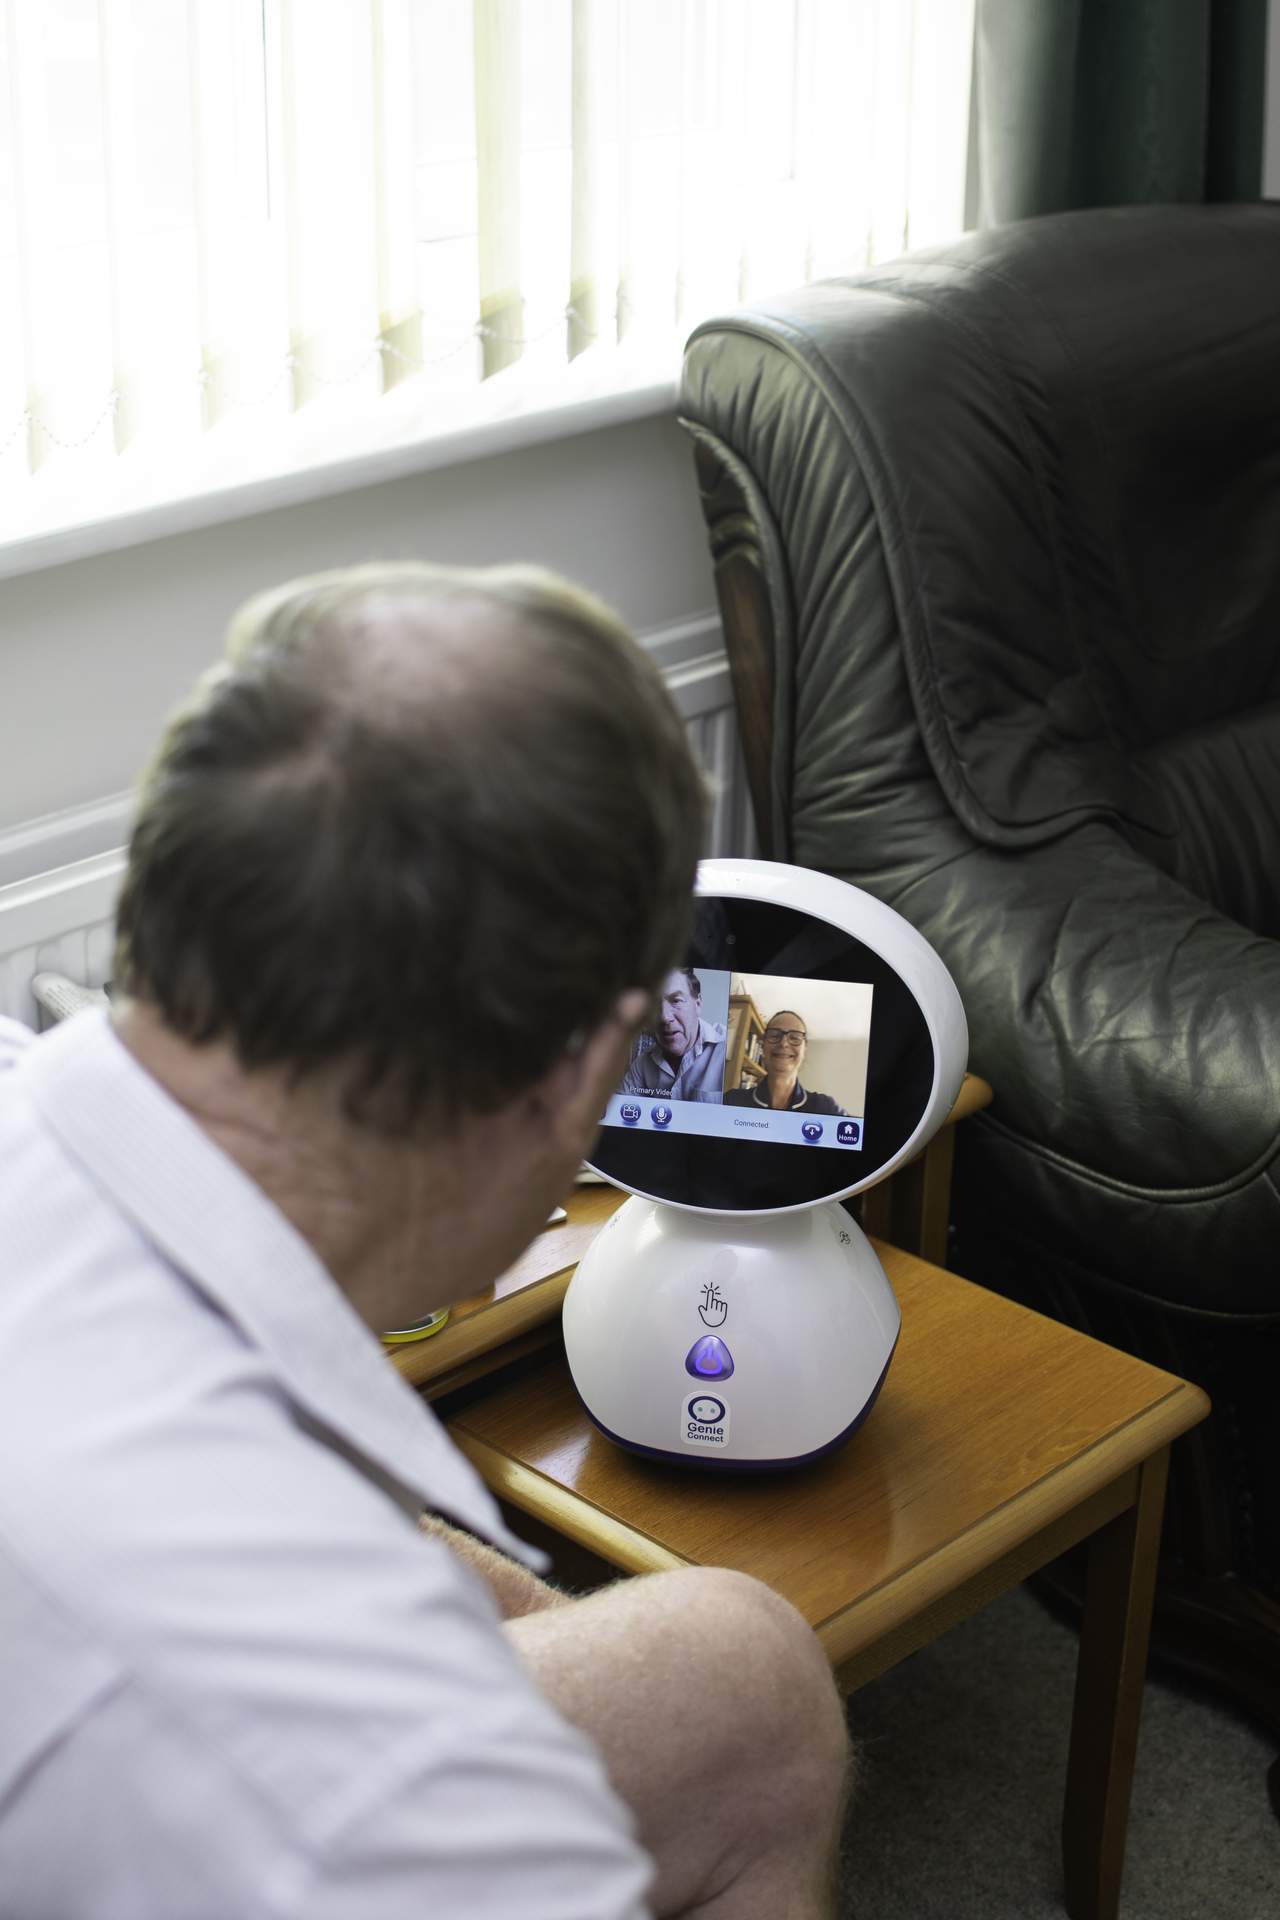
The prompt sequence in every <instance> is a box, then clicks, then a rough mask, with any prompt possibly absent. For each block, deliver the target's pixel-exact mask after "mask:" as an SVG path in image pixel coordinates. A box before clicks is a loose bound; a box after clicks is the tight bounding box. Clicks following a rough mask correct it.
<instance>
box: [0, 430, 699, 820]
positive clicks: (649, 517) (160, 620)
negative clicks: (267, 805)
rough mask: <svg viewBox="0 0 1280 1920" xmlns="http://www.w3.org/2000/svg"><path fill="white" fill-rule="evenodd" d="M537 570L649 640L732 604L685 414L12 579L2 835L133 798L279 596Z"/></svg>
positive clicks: (2, 619) (6, 626) (0, 591)
mask: <svg viewBox="0 0 1280 1920" xmlns="http://www.w3.org/2000/svg"><path fill="white" fill-rule="evenodd" d="M407 558H419V559H429V560H443V561H455V562H459V563H465V564H483V563H487V562H495V561H504V560H533V561H538V562H541V563H542V564H544V565H547V566H551V567H555V568H558V569H559V570H560V571H561V572H563V573H566V574H568V575H570V576H571V577H572V578H574V579H577V580H580V581H582V582H583V583H584V584H585V585H587V586H589V587H592V588H594V589H595V591H596V592H598V593H600V594H602V595H603V596H604V597H605V598H606V599H607V600H609V601H610V602H611V603H612V604H613V605H614V606H616V607H617V608H618V610H619V611H620V612H621V613H622V615H623V617H624V618H625V619H627V620H628V621H629V622H630V624H631V625H632V627H633V628H634V629H635V630H636V631H637V632H639V633H641V634H647V633H650V632H652V631H653V630H654V629H655V628H660V627H663V626H665V625H667V624H669V623H671V622H678V621H681V620H684V619H695V618H697V617H698V616H699V615H705V614H706V613H708V612H710V611H711V610H713V609H714V606H715V587H714V583H713V579H712V574H711V564H710V560H709V557H708V553H707V545H706V536H705V532H704V529H703V521H702V513H701V509H700V507H699V504H698V498H697V491H696V488H695V485H694V480H693V462H692V457H691V454H690V451H689V447H688V443H687V442H686V440H685V438H684V436H683V434H682V433H681V431H680V429H679V427H678V426H677V424H676V422H675V420H674V418H673V417H663V418H652V419H644V420H639V421H635V422H632V423H630V424H628V425H625V426H615V427H608V428H602V429H599V430H597V431H595V432H593V433H586V434H580V435H578V436H576V437H575V438H572V439H567V440H560V441H554V442H550V443H545V444H543V445H541V446H534V447H529V448H526V449H524V450H522V451H520V452H515V453H508V454H504V455H500V456H495V457H492V458H490V459H486V460H475V461H472V462H470V463H468V464H466V465H461V466H456V467H451V468H447V469H443V470H438V471H436V472H432V473H426V474H421V475H417V476H413V477H411V478H407V479H401V480H396V481H392V482H387V483H385V484H383V485H379V486H375V487H366V488H363V489H360V490H359V491H354V492H350V493H345V494H336V495H332V496H330V497H329V498H327V499H323V500H318V501H313V502H310V503H309V504H307V505H305V506H299V507H290V508H284V509H280V510H277V511H275V512H271V513H265V514H260V515H258V516H257V517H255V518H251V519H247V520H240V521H231V522H227V523H225V524H223V525H221V526H214V527H209V528H206V529H204V530H202V531H200V532H198V533H186V534H179V535H175V536H173V537H171V538H168V539H164V540H157V541H153V542H151V543H150V544H148V545H144V546H139V547H133V548H129V549H126V550H125V551H122V552H119V553H112V554H105V555H102V556H99V557H95V558H92V559H85V560H79V561H74V562H70V563H68V564H64V565H61V566H57V567H52V568H49V569H47V570H45V571H43V572H40V573H32V574H26V575H22V576H19V577H17V578H14V579H9V580H5V581H2V582H0V688H2V689H3V697H2V698H0V835H3V834H4V833H5V832H6V830H8V829H12V828H13V827H15V826H17V825H18V824H20V823H21V822H23V821H26V820H29V819H31V818H32V817H33V816H36V815H43V814H47V813H52V812H55V811H58V810H61V809H64V808H73V807H80V806H83V805H86V804H88V803H92V802H94V801H97V800H99V799H101V798H102V797H103V796H105V795H109V794H114V793H118V792H120V791H122V790H123V789H125V788H127V787H129V786H130V785H131V784H132V782H133V780H134V778H135V775H136V774H137V772H138V769H139V767H140V765H141V763H142V762H143V760H144V759H145V757H146V756H147V754H148V752H149V751H150V748H151V746H152V744H153V743H154V741H155V738H156V734H157V731H158V729H159V727H160V724H161V722H162V720H163V718H164V716H165V714H166V713H167V711H168V710H169V708H170V707H171V706H172V704H173V703H174V701H175V700H177V699H178V698H179V696H180V695H182V694H183V693H184V692H185V691H186V690H187V688H188V687H189V686H190V685H191V683H192V681H193V680H194V679H195V677H196V675H197V674H198V673H199V672H200V670H201V669H202V668H203V667H204V666H205V665H207V664H208V662H209V661H211V660H212V659H214V658H216V656H217V654H218V652H219V650H220V645H221V636H222V632H223V629H224V628H225V625H226V622H227V618H228V616H229V614H230V613H231V612H232V610H233V609H234V608H235V607H236V606H237V605H238V604H239V602H240V601H241V600H243V599H244V598H245V597H246V595H248V594H250V593H252V592H254V591H256V590H257V589H258V588H259V587H263V586H268V585H271V584H273V583H274V582H277V581H281V580H286V579H289V578H291V577H293V576H294V575H296V574H300V573H307V572H311V571H314V570H316V569H318V568H321V567H328V566H337V565H341V564H343V563H345V562H349V561H355V560H366V559H407Z"/></svg>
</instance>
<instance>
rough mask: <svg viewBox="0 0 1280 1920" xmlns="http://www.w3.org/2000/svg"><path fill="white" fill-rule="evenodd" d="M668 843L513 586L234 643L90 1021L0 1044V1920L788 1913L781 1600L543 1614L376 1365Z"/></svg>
mask: <svg viewBox="0 0 1280 1920" xmlns="http://www.w3.org/2000/svg"><path fill="white" fill-rule="evenodd" d="M701 830H702V795H701V790H700V786H699V782H698V779H697V775H696V773H695V770H694V768H693V766H692V764H691V763H690V760H689V756H688V753H687V750H686V747H685V743H684V739H683V733H682V728H681V726H680V723H679V721H678V719H677V717H676V715H675V713H674V711H673V709H672V708H671V706H670V704H669V702H668V701H667V699H666V696H665V693H664V691H663V688H662V685H661V682H660V680H659V678H658V676H657V675H656V673H655V672H654V670H653V669H652V667H651V665H650V664H649V662H648V661H647V660H646V659H645V657H644V656H643V655H642V653H641V652H640V651H639V649H637V648H636V647H635V645H634V644H633V643H632V642H631V641H630V640H629V638H628V636H627V635H626V634H625V632H623V631H622V629H621V628H620V627H619V625H618V623H617V622H616V620H615V619H614V618H613V617H612V616H611V615H610V614H608V613H607V612H606V611H605V610H604V609H603V608H602V607H600V606H599V605H598V604H596V603H595V602H594V601H591V600H590V599H588V598H586V597H585V596H583V595H581V594H579V593H576V592H574V591H573V590H571V589H568V588H566V587H565V586H563V585H562V584H560V583H558V582H555V581H553V580H551V579H549V578H547V577H545V576H541V575H537V574H534V573H531V572H528V571H496V572H488V573H463V572H452V571H443V570H439V571H437V570H429V569H425V568H414V567H378V568H370V569H360V570H355V571H350V572H343V573H336V574H330V575H323V576H320V577H318V578H316V579H313V580H308V581H300V582H296V583H294V584H292V585H290V586H287V587H284V588H282V589H280V590H278V591H276V592H274V593H271V594H269V595H267V596H265V597H263V598H260V599H258V600H256V601H254V602H253V603H251V604H250V605H249V607H248V608H247V609H245V610H244V611H243V612H242V613H241V615H240V616H239V618H238V619H237V620H236V621H235V622H234V624H233V627H232V631H231V635H230V641H229V659H228V661H227V663H226V664H225V665H224V666H222V667H220V668H218V669H217V670H215V671H214V672H212V673H211V674H210V675H209V676H208V677H207V679H206V680H205V681H204V683H203V684H202V685H201V686H200V688H199V689H198V691H197V692H196V694H195V696H194V697H193V698H192V699H191V701H190V702H189V703H188V704H187V706H186V707H185V708H184V709H183V710H182V711H181V712H179V714H178V715H177V716H176V718H175V719H174V721H173V722H172V724H171V726H170V728H169V731H168V733H167V735H166V737H165V739H164V741H163V743H162V745H161V747H160V750H159V753H158V756H157V758H156V760H155V763H154V765H153V766H152V768H151V770H150V773H149V775H148V777H147V780H146V783H145V788H144V791H143V794H142V799H141V806H140V811H139V815H138V820H137V824H136V828H135V831H134V835H133V841H132V846H131V849H130V855H129V865H128V873H127V877H126V881H125V885H124V890H123V895H122V898H121V903H120V911H119V944H118V951H117V956H116V970H115V982H116V988H115V994H114V997H113V1008H112V1012H111V1015H110V1017H108V1016H106V1015H105V1014H99V1013H97V1012H89V1013H84V1014H81V1015H78V1016H77V1017H75V1018H74V1019H72V1020H70V1021H68V1022H66V1023H64V1024H63V1025H62V1026H60V1027H58V1028H56V1029H54V1030H53V1031H52V1032H51V1033H49V1034H47V1035H44V1036H43V1037H41V1038H39V1039H36V1038H34V1037H33V1036H31V1035H29V1034H27V1032H26V1030H25V1029H22V1028H18V1027H15V1026H14V1025H13V1024H12V1023H9V1025H8V1026H7V1029H6V1031H5V1033H4V1035H3V1045H2V1046H0V1058H3V1059H4V1061H5V1062H6V1063H7V1064H6V1070H5V1071H3V1072H0V1245H2V1246H3V1248H4V1262H3V1268H4V1275H3V1277H4V1286H3V1289H2V1290H0V1369H2V1371H3V1377H4V1381H5V1387H4V1392H3V1394H0V1619H2V1620H3V1622H4V1631H3V1634H2V1635H0V1702H2V1705H0V1888H3V1896H2V1897H0V1905H2V1906H3V1908H4V1911H5V1912H6V1913H8V1912H12V1913H13V1914H15V1915H17V1914H21V1915H22V1916H23V1917H24V1920H79V1917H80V1916H83V1917H84V1920H89V1917H90V1916H92V1920H113V1917H116V1916H118V1917H119V1920H229V1916H231V1915H235V1916H236V1920H258V1917H259V1916H261V1920H267V1916H271V1920H292V1917H293V1916H296V1917H297V1920H338V1917H339V1916H341V1920H352V1916H359V1920H392V1917H393V1916H394V1920H409V1916H413V1920H425V1916H427V1915H439V1916H445V1915H460V1914H464V1913H465V1914H466V1915H468V1916H475V1920H526V1917H527V1920H570V1916H582V1917H583V1920H615V1916H617V1917H620V1916H629V1917H630V1916H637V1915H642V1914H644V1913H648V1912H654V1913H659V1914H667V1913H672V1914H677V1913H679V1914H690V1915H692V1914H699V1915H704V1916H706V1920H712V1917H713V1916H714V1917H715V1920H731V1917H732V1916H743V1917H745V1916H753V1915H768V1916H770V1917H771V1920H773V1917H774V1916H776V1917H777V1920H781V1917H782V1916H784V1915H790V1916H793V1920H800V1917H801V1916H818V1915H822V1914H826V1913H829V1911H830V1899H831V1893H830V1881H831V1860H832V1852H833V1846H834V1838H835V1834H836V1831H837V1828H838V1824H839V1817H840V1811H841V1804H842V1793H843V1782H844V1773H845V1757H846V1756H845V1733H844V1722H843V1714H842V1710H841V1708H840V1705H839V1702H838V1700H837V1698H836V1694H835V1690H834V1688H833V1685H832V1682H831V1679H830V1676H829V1674H828V1672H827V1670H826V1667H825V1663H824V1661H823V1659H822V1657H821V1654H820V1651H819V1649H818V1646H817V1642H816V1641H815V1639H814V1638H813V1636H812V1634H811V1633H810V1632H809V1630H808V1628H807V1627H806V1626H805V1625H804V1623H803V1622H802V1621H801V1620H800V1618H799V1616H798V1615H796V1614H795V1613H794V1612H793V1611H792V1610H791V1609H790V1608H789V1607H788V1606H787V1605H786V1604H785V1603H783V1602H782V1601H781V1600H779V1599H778V1598H777V1597H776V1596H774V1595H772V1594H771V1593H769V1592H768V1591H767V1590H765V1589H764V1588H762V1587H761V1586H759V1585H758V1584H756V1583H755V1582H753V1581H750V1580H747V1579H744V1578H742V1577H740V1576H737V1575H732V1574H728V1573H716V1572H714V1571H702V1572H700V1571H694V1570H690V1571H688V1572H683V1573H671V1574H661V1575H655V1576H652V1577H649V1578H645V1579H636V1580H631V1581H626V1582H622V1583H620V1584H618V1585H616V1586H614V1587H611V1588H607V1589H605V1590H603V1591H601V1592H598V1593H596V1594H593V1595H591V1596H589V1597H587V1598H584V1599H579V1600H570V1599H567V1598H565V1597H564V1596H563V1595H561V1594H559V1593H557V1592H555V1591H554V1590H553V1589H552V1588H551V1587H549V1586H547V1585H545V1584H544V1582H543V1581H542V1580H540V1579H539V1578H537V1577H536V1575H535V1573H533V1572H531V1571H530V1570H529V1566H530V1564H533V1565H539V1564H540V1563H539V1562H538V1558H537V1556H536V1555H534V1554H532V1553H531V1552H530V1550H529V1549H527V1548H524V1547H523V1546H522V1545H521V1544H520V1543H519V1542H518V1541H517V1540H516V1539H514V1538H513V1537H512V1535H511V1534H510V1533H508V1532H507V1530H506V1529H505V1527H504V1524H503V1522H502V1520H501V1518H500V1516H499V1513H498V1511H497V1509H496V1507H495V1506H494V1504H493V1502H492V1500H491V1499H490V1498H489V1496H488V1494H487V1493H486V1491H485V1489H484V1488H483V1486H482V1485H481V1484H480V1482H479V1481H478V1480H477V1479H476V1477H475V1476H474V1474H473V1473H472V1471H471V1470H470V1468H469V1467H468V1465H467V1463H466V1462H465V1461H464V1460H463V1459H462V1457H461V1456H460V1455H459V1454H458V1453H457V1452H456V1451H455V1450H454V1448H453V1446H452V1445H451V1443H450V1441H449V1439H448V1437H447V1435H446V1434H445V1432H444V1430H443V1429H442V1427H441V1426H440V1425H439V1424H438V1422H437V1421H436V1419H435V1418H434V1416H433V1414H432V1413H431V1411H430V1409H429V1408H428V1407H427V1406H426V1405H425V1404H424V1403H423V1402H422V1401H420V1400H419V1399H418V1398H417V1396H416V1395H414V1394H413V1393H412V1392H411V1391H410V1389H409V1388H408V1387H407V1386H406V1385H405V1384H404V1383H403V1381H402V1380H401V1379H400V1378H399V1376H398V1375H397V1374H396V1373H395V1372H394V1370H393V1369H392V1368H391V1367H390V1366H389V1365H388V1364H387V1362H386V1360H385V1359H384V1357H383V1353H382V1349H381V1347H380V1345H379V1342H378V1339H377V1332H378V1330H379V1329H382V1328H386V1327H392V1326H399V1325H403V1324H404V1323H405V1322H406V1321H407V1320H410V1319H414V1318H417V1317H420V1316H421V1315H422V1314H424V1313H425V1312H426V1311H428V1310H429V1309H430V1308H432V1307H434V1306H438V1305H442V1304H444V1303H447V1302H448V1301H450V1300H453V1299H456V1298H459V1297H461V1296H465V1295H467V1294H471V1293H474V1292H475V1291H476V1290H477V1289H478V1288H480V1287H483V1286H484V1285H486V1284H487V1283H488V1282H489V1281H491V1280H492V1279H493V1278H494V1277H495V1275H497V1274H498V1273H499V1272H500V1271H501V1270H502V1269H503V1268H504V1267H506V1266H507V1265H508V1264H509V1262H510V1261H511V1260H512V1259H513V1258H514V1257H515V1255H516V1254H517V1253H518V1252H519V1250H520V1249H521V1248H522V1247H523V1246H524V1245H525V1243H526V1242H527V1241H528V1240H529V1239H530V1238H531V1237H532V1236H533V1234H535V1233H536V1232H537V1230H538V1229H539V1228H540V1226H541V1225H542V1223H543V1222H544V1220H545V1218H546V1215H547V1211H548V1208H549V1207H550V1205H551V1204H552V1203H553V1202H554V1201H555V1200H556V1199H557V1198H558V1197H559V1196H560V1195H561V1194H562V1193H563V1191H564V1190H565V1189H566V1188H567V1187H568V1185H569V1183H570V1181H571V1179H572V1177H573V1173H574V1170H575V1169H576V1167H577V1166H578V1164H579V1162H580V1160H581V1158H582V1155H583V1153H584V1150H585V1149H586V1148H587V1147H588V1145H589V1143H590V1141H591V1139H592V1138H593V1135H594V1130H595V1126H596V1122H597V1118H598V1115H599V1113H600V1112H601V1109H602V1106H603V1103H604V1100H605V1098H606V1096H607V1094H608V1093H609V1092H610V1091H611V1089H612V1088H613V1087H614V1086H615V1085H616V1084H617V1080H618V1077H619V1075H620V1074H621V1072H622V1069H623V1066H624V1064H625V1062H626V1060H627V1057H628V1053H629V1049H630V1045H631V1041H632V1037H633V1035H634V1033H635V1032H636V1030H637V1029H638V1027H639V1025H640V1022H641V1020H642V1019H643V1017H644V1013H645V1010H646V1008H647V1007H648V1006H649V1005H650V1004H651V996H652V994H653V992H654V990H655V988H656V986H657V985H658V983H659V982H660V981H661V980H662V979H663V978H664V976H665V974H666V972H667V970H668V968H669V967H670V964H671V961H672V958H673V957H674V956H678V955H679V954H680V952H681V948H682V944H683V941H684V938H685V935H686V929H687V920H688V913H689V900H690V891H691V883H692V879H693V873H694V867H695V862H696V857H697V852H698V844H699V837H700V833H701ZM424 1515H425V1516H426V1519H425V1524H423V1523H422V1522H423V1516H424ZM522 1563H524V1564H522Z"/></svg>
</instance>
